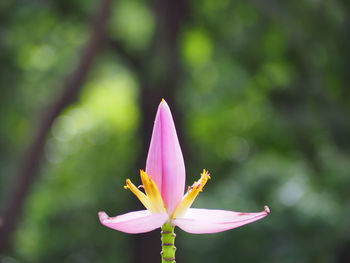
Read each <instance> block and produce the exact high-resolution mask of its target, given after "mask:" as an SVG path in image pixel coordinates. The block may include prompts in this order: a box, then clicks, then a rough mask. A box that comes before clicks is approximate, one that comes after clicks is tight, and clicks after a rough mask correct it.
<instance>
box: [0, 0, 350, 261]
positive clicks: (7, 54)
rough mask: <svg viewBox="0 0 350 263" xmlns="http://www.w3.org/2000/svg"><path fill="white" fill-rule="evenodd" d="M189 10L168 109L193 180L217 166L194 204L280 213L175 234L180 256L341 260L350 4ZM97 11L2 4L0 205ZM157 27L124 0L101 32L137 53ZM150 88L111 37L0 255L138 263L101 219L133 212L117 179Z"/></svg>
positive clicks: (196, 6)
mask: <svg viewBox="0 0 350 263" xmlns="http://www.w3.org/2000/svg"><path fill="white" fill-rule="evenodd" d="M187 3H188V17H187V20H186V21H185V23H183V25H182V29H181V32H180V35H179V36H178V43H177V45H178V47H179V56H180V59H181V65H182V67H183V69H184V70H183V71H184V74H183V75H181V79H180V82H181V88H180V89H179V90H178V91H177V102H178V104H177V105H170V107H176V106H178V107H179V109H180V110H179V111H180V113H181V114H180V115H179V116H174V118H175V121H180V120H181V121H182V125H181V127H183V128H184V131H182V133H184V134H185V136H184V137H185V138H187V139H186V140H185V141H183V142H181V143H182V144H184V145H186V149H189V151H188V152H185V158H186V159H185V162H186V166H187V184H191V183H192V182H193V180H195V179H197V177H198V176H199V173H200V171H201V170H202V169H203V168H206V169H208V170H209V171H210V172H211V174H212V180H211V181H209V183H208V185H207V186H206V189H205V191H204V192H203V193H202V194H201V195H200V197H199V198H198V200H197V201H196V203H195V206H198V207H205V208H221V209H229V210H236V211H246V212H248V211H258V210H262V208H263V206H264V205H265V204H268V205H269V206H270V208H271V211H272V213H271V215H270V216H269V217H267V218H265V219H264V220H262V221H259V222H257V223H254V224H251V225H248V226H245V227H242V228H239V229H236V230H232V231H227V232H224V233H220V234H215V235H201V236H198V235H190V234H187V233H184V232H182V231H181V230H177V232H178V233H179V235H178V238H177V247H178V253H177V257H178V260H177V261H178V262H186V261H187V262H188V261H189V260H191V262H194V263H196V262H237V263H238V262H286V263H288V262H300V263H302V262H318V263H322V262H347V261H346V259H345V260H344V259H342V258H341V255H343V254H344V247H345V251H350V231H349V229H350V220H349V219H350V205H349V204H350V192H349V187H350V172H349V171H350V161H349V154H350V151H349V150H350V136H349V134H350V120H349V119H350V117H349V116H350V90H349V87H348V85H349V84H348V83H349V80H350V71H349V69H350V64H349V61H350V52H349V45H350V13H349V9H350V5H349V3H348V2H346V1H340V0H339V1H336V0H330V1H317V0H302V1H282V2H281V1H273V0H269V1H260V0H249V1H243V0H238V1H229V0H223V1H211V0H202V1H200V2H198V1H188V2H187ZM97 5H98V1H92V0H89V1H87V0H84V1H82V0H75V1H68V0H63V1H55V0H49V1H24V0H7V1H1V2H0V21H1V22H0V48H1V52H0V85H1V87H2V88H1V96H0V103H1V108H0V111H1V114H0V123H1V129H0V156H1V159H0V173H1V174H0V197H1V199H2V200H5V198H6V196H7V195H8V191H9V189H10V188H9V187H8V186H9V185H11V183H12V182H13V178H12V176H11V175H12V174H14V171H15V169H16V164H17V161H18V158H19V156H20V155H21V153H22V152H23V150H24V149H25V148H26V146H27V144H28V141H29V139H30V138H31V136H32V133H33V132H34V131H35V125H37V123H38V118H39V117H40V116H41V114H42V112H43V111H44V110H45V107H46V106H47V105H49V104H50V102H51V101H52V100H53V98H55V96H56V95H57V94H58V93H59V91H60V85H61V81H62V79H64V77H65V76H67V75H68V74H70V73H71V71H72V70H73V69H74V67H75V65H76V63H77V60H78V58H79V54H80V52H79V51H80V50H81V49H82V47H83V46H84V44H85V43H86V41H87V39H88V37H89V21H90V17H91V16H92V15H93V14H94V11H95V9H96V7H97ZM158 26H159V25H158V24H157V17H156V15H155V13H154V10H153V3H151V2H147V1H144V0H128V1H127V0H119V1H115V3H114V6H113V9H112V17H111V19H110V23H109V26H108V35H109V37H110V38H111V39H114V40H117V41H120V43H122V44H123V46H125V49H126V50H127V51H129V52H131V53H132V54H134V55H135V56H137V57H139V58H140V59H143V53H144V52H146V51H147V50H148V49H149V48H150V47H151V45H152V42H153V41H155V40H154V38H155V34H156V30H157V27H158ZM158 56H159V54H158ZM162 59H163V60H166V57H164V58H162ZM141 81H142V79H141V78H140V76H138V75H137V72H135V71H134V70H133V69H132V68H130V67H129V66H128V63H125V61H124V60H121V58H120V57H119V55H118V53H116V52H115V51H114V50H112V49H111V48H110V47H109V46H108V45H107V46H106V48H105V49H104V52H103V54H101V56H99V58H98V60H97V61H96V63H95V65H94V68H93V70H92V72H90V73H89V77H88V80H87V81H86V83H85V85H84V89H83V91H82V93H81V95H80V97H79V101H78V102H76V103H75V104H73V105H72V106H70V107H68V108H67V109H65V111H64V112H63V113H62V114H61V116H60V117H59V118H57V120H56V121H55V123H54V125H53V127H52V131H51V135H50V137H49V139H48V141H47V143H46V146H45V151H44V160H43V161H42V165H41V170H40V178H39V180H38V181H37V182H36V183H35V185H34V187H33V189H32V191H31V194H30V196H29V199H28V200H27V202H26V206H25V211H24V215H23V219H22V220H21V223H20V225H19V228H18V230H17V231H16V235H15V242H14V249H13V250H12V251H10V252H9V253H8V255H6V256H5V257H4V258H3V259H1V261H0V262H1V263H16V262H24V263H26V262H28V263H31V262H36V263H40V262H42V263H44V262H45V263H46V262H69V263H70V262H77V263H78V262H79V263H80V262H119V261H120V262H131V258H132V255H131V254H132V253H135V252H134V251H133V247H132V244H131V243H132V242H131V241H132V240H131V238H130V237H129V236H128V235H126V234H123V233H119V232H116V231H112V230H110V229H107V228H105V227H102V226H101V225H100V224H99V222H98V219H97V212H98V211H99V210H106V211H107V212H108V213H109V214H111V215H117V214H121V213H124V212H127V211H130V210H131V209H132V208H131V207H132V206H133V205H132V203H133V202H134V197H133V196H131V194H130V193H128V192H126V191H124V190H123V188H122V186H123V184H124V179H125V178H127V177H134V176H135V175H137V173H138V169H139V168H143V167H137V166H136V164H135V163H137V158H138V156H139V154H140V152H141V151H147V149H141V147H140V144H141V136H140V132H139V126H140V124H139V123H140V119H141V118H142V114H143V113H142V112H140V108H139V105H138V101H139V100H140V99H142V98H139V94H140V89H141V87H142V83H141ZM156 107H157V105H154V109H155V110H156ZM346 255H347V256H349V255H348V254H346ZM341 260H344V261H341Z"/></svg>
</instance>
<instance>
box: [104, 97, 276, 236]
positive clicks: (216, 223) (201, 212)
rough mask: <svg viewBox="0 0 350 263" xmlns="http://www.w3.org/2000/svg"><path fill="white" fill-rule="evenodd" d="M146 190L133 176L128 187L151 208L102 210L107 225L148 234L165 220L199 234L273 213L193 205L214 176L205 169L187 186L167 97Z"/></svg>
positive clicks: (158, 119) (146, 174)
mask: <svg viewBox="0 0 350 263" xmlns="http://www.w3.org/2000/svg"><path fill="white" fill-rule="evenodd" d="M140 176H141V181H142V186H143V188H144V192H142V191H141V190H140V189H139V187H136V186H135V185H134V184H133V183H132V182H131V181H130V180H129V179H127V180H126V185H125V186H124V188H125V189H130V191H131V192H132V193H134V194H135V195H136V196H137V198H138V199H139V200H140V201H141V203H142V204H143V205H144V206H145V208H146V209H147V210H141V211H134V212H130V213H127V214H123V215H120V216H116V217H109V216H108V215H107V214H106V213H105V212H99V218H100V221H101V223H102V224H103V225H105V226H107V227H110V228H113V229H116V230H119V231H122V232H125V233H133V234H136V233H144V232H148V231H152V230H154V229H156V228H159V227H161V226H162V225H163V224H165V223H167V222H168V223H170V224H171V225H173V226H178V227H180V228H181V229H182V230H184V231H186V232H189V233H195V234H204V233H216V232H221V231H225V230H229V229H232V228H236V227H239V226H242V225H245V224H248V223H251V222H254V221H256V220H259V219H261V218H263V217H265V216H266V215H268V214H269V213H270V210H269V208H268V207H267V206H265V210H264V211H262V212H257V213H240V212H233V211H225V210H213V209H198V208H190V207H191V205H192V203H193V202H194V200H195V198H196V197H197V195H198V194H199V192H202V191H203V187H204V186H205V184H206V183H207V181H208V180H209V179H210V175H209V173H208V171H206V170H203V172H202V174H201V177H200V179H199V180H198V181H197V182H194V184H193V185H192V186H191V187H189V188H188V190H187V192H186V194H185V195H184V188H185V177H186V176H185V164H184V160H183V156H182V152H181V148H180V144H179V141H178V138H177V134H176V129H175V125H174V121H173V118H172V115H171V112H170V109H169V106H168V104H167V103H166V102H165V100H162V102H161V103H160V105H159V107H158V111H157V115H156V119H155V122H154V127H153V133H152V139H151V144H150V148H149V151H148V156H147V162H146V172H145V171H143V170H141V171H140Z"/></svg>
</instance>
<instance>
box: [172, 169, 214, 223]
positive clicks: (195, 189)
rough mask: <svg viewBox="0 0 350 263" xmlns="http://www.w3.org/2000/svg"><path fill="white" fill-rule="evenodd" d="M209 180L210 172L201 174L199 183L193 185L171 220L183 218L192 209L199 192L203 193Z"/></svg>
mask: <svg viewBox="0 0 350 263" xmlns="http://www.w3.org/2000/svg"><path fill="white" fill-rule="evenodd" d="M209 179H210V174H209V172H208V171H206V170H205V169H203V172H202V173H201V178H200V179H199V180H198V181H197V182H194V183H193V185H192V186H191V187H189V188H188V190H187V193H186V194H185V196H184V197H183V199H182V201H181V202H180V203H179V204H178V206H177V207H176V209H175V211H174V213H173V215H172V216H171V218H175V217H178V216H182V215H183V214H184V213H185V212H186V210H187V209H188V208H190V207H191V205H192V203H193V202H194V200H195V199H196V197H197V195H198V194H199V192H202V191H203V187H204V186H205V184H206V183H207V181H208V180H209Z"/></svg>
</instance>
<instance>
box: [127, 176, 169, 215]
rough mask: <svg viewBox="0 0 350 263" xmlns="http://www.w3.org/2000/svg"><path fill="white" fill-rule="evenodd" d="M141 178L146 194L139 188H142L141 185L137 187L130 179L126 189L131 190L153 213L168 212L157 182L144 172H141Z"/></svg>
mask: <svg viewBox="0 0 350 263" xmlns="http://www.w3.org/2000/svg"><path fill="white" fill-rule="evenodd" d="M140 176H141V181H142V187H143V188H144V189H145V193H146V194H144V193H143V192H141V191H140V190H139V188H141V185H140V186H139V187H136V186H135V185H134V184H133V183H132V182H131V181H130V180H129V179H127V180H126V185H125V186H124V188H125V189H130V191H131V192H132V193H133V194H134V195H136V197H137V198H138V199H139V200H140V201H141V203H142V204H143V205H144V206H145V207H146V208H147V209H148V210H149V211H150V212H151V213H160V212H166V209H165V207H164V203H163V199H162V197H161V195H160V193H159V191H158V188H157V185H156V184H155V182H154V181H153V180H152V179H151V178H149V177H148V175H147V174H146V173H145V172H144V171H143V170H140Z"/></svg>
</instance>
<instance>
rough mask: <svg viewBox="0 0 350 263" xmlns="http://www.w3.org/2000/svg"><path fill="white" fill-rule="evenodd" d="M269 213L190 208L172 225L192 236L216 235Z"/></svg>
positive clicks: (267, 209)
mask: <svg viewBox="0 0 350 263" xmlns="http://www.w3.org/2000/svg"><path fill="white" fill-rule="evenodd" d="M269 213H270V210H269V208H268V207H267V206H265V210H264V211H262V212H259V213H239V212H233V211H225V210H213V209H198V208H190V209H188V210H187V212H186V214H185V215H184V216H183V217H182V218H175V219H174V220H173V221H172V222H173V224H175V225H177V226H178V227H180V228H181V229H182V230H184V231H186V232H189V233H193V234H207V233H216V232H222V231H225V230H229V229H232V228H236V227H239V226H243V225H245V224H249V223H252V222H254V221H256V220H259V219H261V218H263V217H265V216H267V215H268V214H269Z"/></svg>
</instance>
